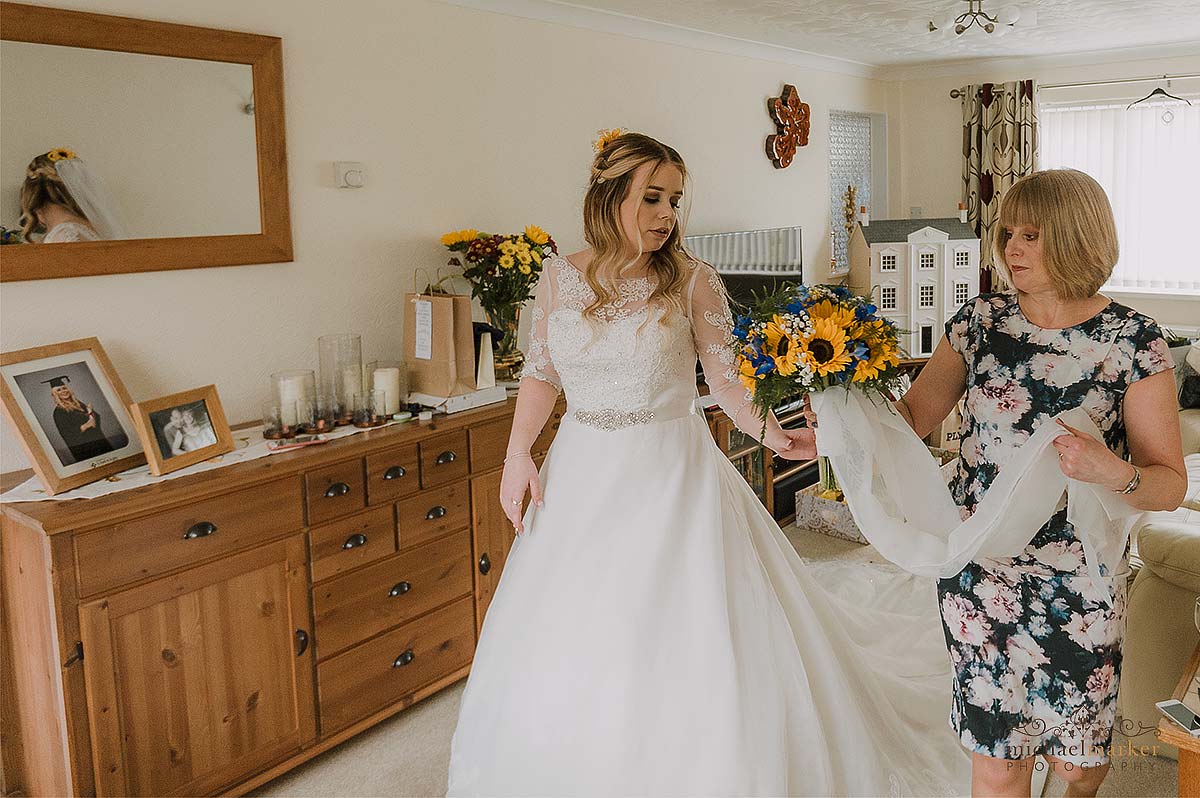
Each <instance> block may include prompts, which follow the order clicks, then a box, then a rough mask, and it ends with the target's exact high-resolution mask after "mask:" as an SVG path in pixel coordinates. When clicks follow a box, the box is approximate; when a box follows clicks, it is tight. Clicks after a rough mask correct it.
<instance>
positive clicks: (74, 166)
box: [54, 158, 129, 239]
mask: <svg viewBox="0 0 1200 798" xmlns="http://www.w3.org/2000/svg"><path fill="white" fill-rule="evenodd" d="M54 168H55V169H56V170H57V171H58V176H59V177H60V178H61V179H62V181H63V185H65V186H66V187H67V191H69V192H70V194H71V197H72V198H73V199H74V200H75V204H77V205H78V206H79V210H81V211H83V214H84V216H86V217H87V218H88V221H89V222H91V224H92V227H93V228H95V230H96V233H97V234H98V235H99V236H100V237H101V238H103V239H115V238H128V237H129V236H128V235H127V234H126V230H125V224H124V223H123V221H122V219H121V212H120V209H119V208H118V207H117V202H116V199H114V198H113V195H112V192H111V191H109V189H108V186H107V185H105V183H104V180H103V179H102V178H101V177H100V176H99V175H98V174H96V173H94V172H93V171H92V170H90V169H88V167H87V164H85V163H84V162H83V161H82V160H80V159H79V158H64V159H62V160H59V161H55V162H54Z"/></svg>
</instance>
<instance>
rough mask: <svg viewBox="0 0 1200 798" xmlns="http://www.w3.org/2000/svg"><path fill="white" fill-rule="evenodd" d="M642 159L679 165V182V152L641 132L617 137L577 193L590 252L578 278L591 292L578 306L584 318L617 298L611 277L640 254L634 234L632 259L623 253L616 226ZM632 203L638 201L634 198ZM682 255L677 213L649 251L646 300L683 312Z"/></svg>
mask: <svg viewBox="0 0 1200 798" xmlns="http://www.w3.org/2000/svg"><path fill="white" fill-rule="evenodd" d="M648 163H649V164H653V167H652V170H651V171H654V170H656V169H658V168H659V167H660V166H662V165H663V164H670V165H672V166H674V167H676V168H677V169H679V171H680V174H682V176H683V179H684V181H686V180H687V166H686V165H684V163H683V157H682V156H681V155H680V154H679V153H678V152H676V151H675V149H673V148H672V147H668V146H667V145H666V144H663V143H662V142H660V141H658V140H656V139H653V138H650V137H649V136H646V135H643V134H641V133H623V134H621V135H620V136H617V137H616V138H614V139H612V140H611V141H609V142H608V143H606V144H605V145H604V146H603V147H602V148H601V149H600V151H599V152H597V153H596V157H595V158H594V159H593V160H592V170H591V179H590V180H589V181H588V189H587V194H585V195H584V198H583V235H584V239H585V240H586V241H587V243H588V244H589V245H590V246H591V248H592V250H593V252H594V253H595V255H594V257H593V258H592V259H591V262H589V263H588V265H587V268H586V269H585V271H584V277H585V279H586V280H587V283H588V285H589V286H590V287H591V289H592V291H593V293H595V295H596V298H595V300H594V301H593V302H592V303H591V304H590V305H588V306H587V307H586V308H585V309H584V311H583V315H584V317H585V318H587V319H589V320H592V319H595V318H597V312H598V311H599V309H600V308H601V307H603V306H604V305H606V304H609V303H610V302H612V301H614V300H616V299H617V298H618V297H619V292H618V291H617V288H616V279H617V278H618V277H619V276H620V273H621V269H622V268H623V267H625V266H627V265H628V264H629V263H631V262H632V261H634V260H636V259H637V258H638V257H641V255H642V254H643V253H642V250H641V238H640V237H639V238H638V240H637V246H638V252H637V254H636V255H634V256H633V257H632V258H631V257H630V256H629V244H630V242H629V240H628V239H627V237H626V235H625V231H624V230H623V229H622V228H621V203H622V202H623V201H624V200H625V198H626V197H627V196H628V195H629V193H630V192H631V191H632V190H633V188H634V186H633V175H634V173H635V172H637V170H638V169H639V168H640V167H642V166H644V165H645V164H648ZM638 203H639V205H640V203H641V198H640V197H639V198H638ZM688 260H689V258H688V255H687V253H685V252H684V250H683V220H682V218H680V217H679V216H677V217H676V219H675V224H674V226H673V227H672V229H671V234H670V236H668V237H667V240H666V241H665V242H664V243H663V245H662V246H661V247H659V248H658V249H657V250H655V251H654V252H651V253H650V263H649V268H650V272H651V273H652V274H654V275H655V276H656V277H657V285H656V286H655V288H654V291H653V292H652V293H651V294H650V297H649V300H648V304H651V305H657V306H659V307H663V308H664V309H666V310H668V311H670V310H674V311H678V312H680V313H683V312H685V310H684V306H683V298H682V295H683V289H684V286H685V285H686V283H687V281H688V276H689V274H688V272H689V264H688ZM665 316H666V314H664V315H663V316H662V317H660V319H659V321H660V322H661V321H663V319H665Z"/></svg>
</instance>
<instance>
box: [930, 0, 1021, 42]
mask: <svg viewBox="0 0 1200 798" xmlns="http://www.w3.org/2000/svg"><path fill="white" fill-rule="evenodd" d="M963 2H965V3H966V4H967V6H968V8H967V10H966V11H964V12H963V13H961V14H959V15H958V16H955V15H954V14H953V12H951V13H950V14H947V15H946V16H945V17H943V18H942V19H940V20H937V21H934V20H930V21H929V23H928V24H927V25H926V28H925V29H926V30H927V31H928V32H929V33H933V32H934V31H939V30H940V31H944V32H947V33H949V32H953V33H954V35H955V36H962V35H963V34H964V33H966V32H967V31H969V30H970V29H971V28H973V27H978V28H979V29H980V30H981V31H983V32H984V33H989V34H993V35H1001V34H1003V33H1005V32H1006V31H1007V30H1008V29H1009V28H1012V27H1016V26H1017V24H1018V23H1020V24H1021V26H1022V27H1025V26H1028V25H1032V24H1034V23H1035V21H1036V12H1034V11H1032V10H1031V11H1028V12H1024V11H1022V10H1021V9H1020V8H1002V9H1000V10H999V11H997V12H996V13H995V14H994V15H993V14H989V13H987V12H986V11H984V10H983V0H963Z"/></svg>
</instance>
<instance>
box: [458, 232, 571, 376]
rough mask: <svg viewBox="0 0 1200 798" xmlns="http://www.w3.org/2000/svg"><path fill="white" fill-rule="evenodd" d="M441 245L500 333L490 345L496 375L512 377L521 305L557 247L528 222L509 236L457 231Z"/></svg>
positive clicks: (516, 362) (517, 366)
mask: <svg viewBox="0 0 1200 798" xmlns="http://www.w3.org/2000/svg"><path fill="white" fill-rule="evenodd" d="M442 244H443V245H445V246H446V248H447V249H449V250H450V251H451V252H454V253H458V254H456V255H455V256H454V257H452V258H451V259H450V265H451V266H457V267H460V268H461V269H462V273H463V277H465V278H466V280H467V282H469V283H470V284H471V296H472V297H473V298H475V299H478V300H479V304H480V305H482V306H483V311H484V313H486V314H487V317H488V321H489V322H491V324H492V326H494V327H496V328H498V329H499V330H501V331H503V333H504V335H503V337H502V338H501V339H500V340H499V341H498V342H497V344H496V374H497V376H499V377H501V378H502V379H515V378H516V375H517V374H518V372H519V370H520V366H521V362H522V360H523V358H522V356H521V352H520V350H518V349H517V327H518V325H519V324H520V320H521V306H522V305H523V304H525V302H526V301H528V300H529V298H530V297H531V296H532V295H533V288H534V286H535V285H537V281H538V277H539V276H540V275H541V273H542V261H543V260H545V259H546V258H547V257H548V256H550V255H556V254H558V246H557V245H556V244H555V243H554V239H553V238H551V237H550V234H549V233H547V232H546V231H545V230H543V229H542V228H540V227H538V226H537V225H533V224H531V225H529V226H528V227H526V228H525V232H523V233H515V234H513V235H493V234H491V233H481V232H479V231H478V230H459V231H457V232H454V233H446V235H444V236H442ZM460 256H461V257H460Z"/></svg>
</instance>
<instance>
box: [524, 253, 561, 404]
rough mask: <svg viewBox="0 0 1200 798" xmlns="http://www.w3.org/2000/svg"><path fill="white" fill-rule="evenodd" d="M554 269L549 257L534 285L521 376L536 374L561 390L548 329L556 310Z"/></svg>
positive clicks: (534, 375)
mask: <svg viewBox="0 0 1200 798" xmlns="http://www.w3.org/2000/svg"><path fill="white" fill-rule="evenodd" d="M554 270H555V267H554V264H553V261H551V260H547V261H546V264H545V267H544V268H543V269H542V276H541V277H540V278H539V279H538V284H537V286H536V287H535V288H534V294H533V309H532V310H531V311H530V313H531V314H532V316H531V321H532V323H531V324H530V325H529V346H528V351H527V352H525V368H524V370H522V371H521V377H522V379H524V378H525V377H533V378H534V379H538V380H541V381H543V382H548V383H550V384H551V385H553V386H554V387H555V388H556V389H558V390H560V391H561V390H562V382H560V381H559V379H558V372H557V371H555V370H554V363H553V362H552V361H551V360H550V346H549V343H548V339H549V336H548V334H547V329H546V325H547V322H548V320H549V317H550V311H551V310H553V309H554V299H555V296H554V295H555V280H554V274H553V272H554Z"/></svg>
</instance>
